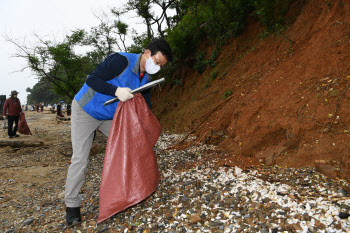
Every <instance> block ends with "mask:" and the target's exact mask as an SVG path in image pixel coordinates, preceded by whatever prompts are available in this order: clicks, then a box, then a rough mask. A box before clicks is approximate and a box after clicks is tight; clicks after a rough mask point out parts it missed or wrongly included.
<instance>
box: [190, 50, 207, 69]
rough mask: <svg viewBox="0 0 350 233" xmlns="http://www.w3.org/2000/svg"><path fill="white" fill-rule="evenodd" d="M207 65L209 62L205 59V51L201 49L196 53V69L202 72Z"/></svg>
mask: <svg viewBox="0 0 350 233" xmlns="http://www.w3.org/2000/svg"><path fill="white" fill-rule="evenodd" d="M206 67H207V62H206V61H205V51H199V52H198V53H197V55H196V63H195V64H194V67H193V68H194V69H195V70H196V71H197V72H198V73H200V74H202V73H203V72H204V71H205V68H206Z"/></svg>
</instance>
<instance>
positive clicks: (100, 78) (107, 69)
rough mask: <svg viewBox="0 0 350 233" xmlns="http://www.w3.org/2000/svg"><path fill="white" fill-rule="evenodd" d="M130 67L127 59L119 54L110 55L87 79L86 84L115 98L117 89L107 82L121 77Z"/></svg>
mask: <svg viewBox="0 0 350 233" xmlns="http://www.w3.org/2000/svg"><path fill="white" fill-rule="evenodd" d="M127 66H128V60H127V59H126V57H124V56H122V55H120V54H119V53H114V54H111V55H109V56H108V57H107V58H106V59H105V60H104V61H103V62H102V63H101V64H99V65H98V66H97V67H96V69H95V70H94V71H93V72H92V73H91V74H90V75H89V76H88V78H87V79H86V84H87V85H88V86H89V87H91V88H92V89H93V90H95V91H97V92H99V93H102V94H105V95H111V96H115V91H116V90H117V87H116V86H114V85H112V84H110V83H107V82H106V81H108V80H111V79H113V78H114V77H116V76H118V75H120V74H121V73H122V72H123V71H124V70H125V69H126V67H127Z"/></svg>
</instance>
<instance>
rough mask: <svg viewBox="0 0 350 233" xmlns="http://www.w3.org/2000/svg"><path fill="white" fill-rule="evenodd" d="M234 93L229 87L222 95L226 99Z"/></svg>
mask: <svg viewBox="0 0 350 233" xmlns="http://www.w3.org/2000/svg"><path fill="white" fill-rule="evenodd" d="M231 95H232V90H231V89H227V90H226V91H225V92H224V94H223V95H222V97H223V98H224V99H227V98H228V97H230V96H231Z"/></svg>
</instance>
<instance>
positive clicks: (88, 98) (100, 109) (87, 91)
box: [74, 53, 152, 120]
mask: <svg viewBox="0 0 350 233" xmlns="http://www.w3.org/2000/svg"><path fill="white" fill-rule="evenodd" d="M119 54H120V55H123V56H125V57H126V58H127V60H128V66H127V67H126V69H125V70H124V71H123V72H122V73H121V74H120V75H119V76H116V77H114V78H113V79H111V80H109V81H107V82H108V83H111V84H112V85H114V86H117V87H129V88H130V89H131V90H133V89H136V88H138V87H140V86H142V85H144V84H146V83H148V82H150V81H151V80H152V78H151V76H150V75H148V74H147V73H145V75H144V77H143V78H142V80H141V82H140V78H139V71H140V59H141V54H132V53H119ZM74 98H75V100H76V101H77V102H78V103H79V105H80V107H81V108H82V109H84V111H85V112H87V113H88V114H89V115H90V116H92V117H93V118H95V119H97V120H111V119H113V116H114V113H115V111H116V109H117V106H118V103H119V101H118V102H115V103H113V104H110V105H107V106H103V104H104V103H105V102H106V101H107V100H110V99H113V98H114V96H110V95H105V94H101V93H99V92H96V91H94V90H93V89H92V88H91V87H89V86H88V85H87V84H86V83H84V85H83V87H82V88H81V89H80V91H79V92H78V93H77V94H76V95H75V97H74Z"/></svg>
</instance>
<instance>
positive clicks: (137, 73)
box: [132, 53, 142, 75]
mask: <svg viewBox="0 0 350 233" xmlns="http://www.w3.org/2000/svg"><path fill="white" fill-rule="evenodd" d="M141 56H142V53H141V54H139V56H138V57H137V60H136V63H135V65H134V68H133V69H132V72H133V73H134V74H136V75H139V74H140V61H141Z"/></svg>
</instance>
